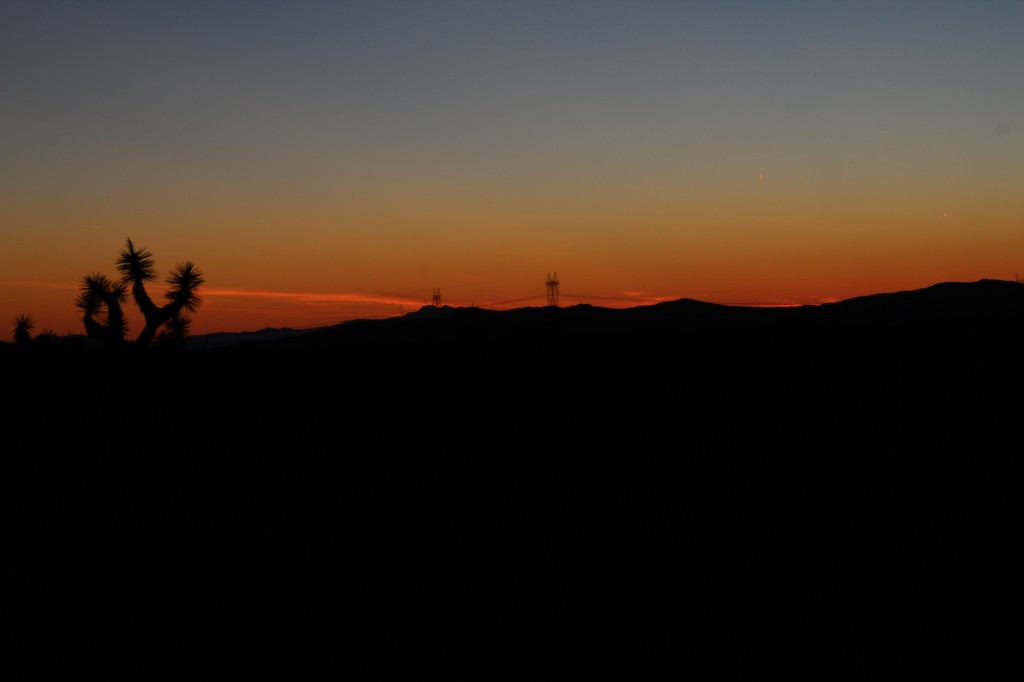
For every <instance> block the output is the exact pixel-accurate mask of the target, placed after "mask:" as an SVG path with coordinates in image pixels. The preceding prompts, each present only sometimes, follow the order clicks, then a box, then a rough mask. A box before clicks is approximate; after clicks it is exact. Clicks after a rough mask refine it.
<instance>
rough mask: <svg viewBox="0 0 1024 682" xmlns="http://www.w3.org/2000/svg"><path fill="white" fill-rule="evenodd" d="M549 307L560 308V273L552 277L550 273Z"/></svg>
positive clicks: (548, 283) (548, 285) (548, 286)
mask: <svg viewBox="0 0 1024 682" xmlns="http://www.w3.org/2000/svg"><path fill="white" fill-rule="evenodd" d="M547 288H548V305H549V306H555V307H558V273H557V272H556V273H555V276H554V277H552V276H551V273H550V272H549V273H548V281H547Z"/></svg>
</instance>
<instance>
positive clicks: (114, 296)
mask: <svg viewBox="0 0 1024 682" xmlns="http://www.w3.org/2000/svg"><path fill="white" fill-rule="evenodd" d="M117 269H118V270H119V271H120V272H121V280H120V281H117V282H115V281H113V280H111V279H110V278H108V277H107V276H106V275H101V274H93V275H87V276H86V277H84V278H83V279H82V292H81V294H80V295H79V297H78V300H77V301H76V302H75V305H77V306H78V307H79V308H81V309H82V312H83V313H84V316H83V321H84V323H85V331H86V333H87V334H88V335H89V336H90V337H92V338H95V339H96V340H97V341H99V342H100V344H101V345H103V346H107V347H111V346H116V345H119V344H121V343H122V342H123V341H124V336H125V334H127V333H128V327H127V325H126V323H125V319H124V314H123V311H122V308H121V304H122V303H124V300H125V297H126V296H127V293H128V287H129V285H130V286H131V289H132V298H133V299H134V300H135V304H136V305H137V306H139V310H141V311H142V314H143V316H144V317H145V320H146V322H145V325H144V326H143V329H142V331H141V332H140V333H139V335H138V337H136V339H135V343H136V345H138V346H148V345H149V343H150V342H151V341H153V339H154V338H159V339H161V340H170V341H180V340H181V339H183V338H184V337H185V335H186V334H187V333H188V330H189V327H190V326H191V324H192V318H191V317H190V316H189V313H194V312H195V311H196V309H198V308H199V306H200V304H201V303H202V302H203V299H202V298H201V297H200V296H199V293H198V292H199V287H200V286H202V285H203V282H204V280H203V273H201V272H199V270H198V268H196V266H195V265H194V264H193V263H191V262H185V263H179V264H178V265H177V266H175V268H174V270H173V271H172V272H171V274H170V275H168V277H167V279H166V280H165V281H166V282H167V284H168V285H169V286H170V288H169V289H168V290H167V292H166V293H165V294H164V296H165V297H166V298H167V301H168V302H167V303H166V304H165V305H163V306H158V305H157V304H156V303H154V302H153V299H152V298H150V296H149V294H148V293H147V292H146V282H151V281H153V280H155V279H156V278H157V275H156V264H155V262H154V260H153V254H152V253H150V251H149V249H144V248H136V246H135V244H133V243H132V240H131V239H128V240H127V241H126V243H125V247H124V248H123V249H121V254H120V255H119V256H118V258H117ZM158 332H159V334H158Z"/></svg>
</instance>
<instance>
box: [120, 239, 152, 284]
mask: <svg viewBox="0 0 1024 682" xmlns="http://www.w3.org/2000/svg"><path fill="white" fill-rule="evenodd" d="M117 269H118V271H119V272H120V273H121V278H122V280H123V281H125V282H127V283H129V284H135V283H137V282H151V281H153V280H155V279H156V261H155V260H154V258H153V254H152V253H151V252H150V250H149V249H144V248H139V249H136V248H135V244H133V243H132V240H131V239H127V240H126V243H125V247H124V248H123V249H121V254H120V255H119V256H118V257H117Z"/></svg>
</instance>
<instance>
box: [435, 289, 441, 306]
mask: <svg viewBox="0 0 1024 682" xmlns="http://www.w3.org/2000/svg"><path fill="white" fill-rule="evenodd" d="M434 307H435V308H440V307H441V288H440V287H434Z"/></svg>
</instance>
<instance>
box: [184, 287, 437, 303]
mask: <svg viewBox="0 0 1024 682" xmlns="http://www.w3.org/2000/svg"><path fill="white" fill-rule="evenodd" d="M202 295H203V298H206V299H211V298H219V297H223V298H258V299H263V300H268V301H282V302H288V303H301V304H306V305H322V304H329V303H384V304H391V303H399V304H418V303H422V302H423V300H422V299H421V298H415V297H412V296H389V295H385V294H364V293H355V292H341V293H337V292H335V293H322V292H297V291H266V290H259V289H223V288H212V289H203V290H202Z"/></svg>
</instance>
